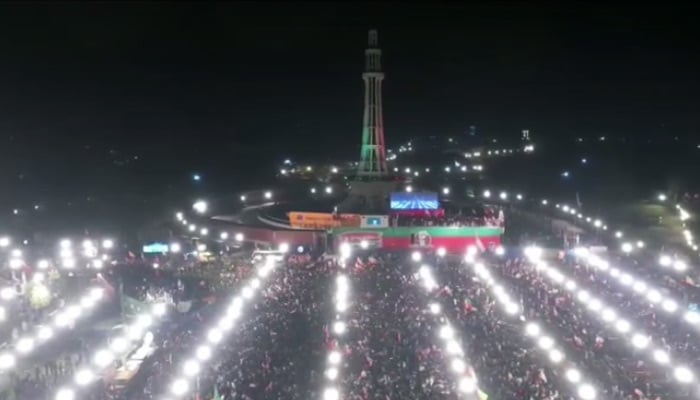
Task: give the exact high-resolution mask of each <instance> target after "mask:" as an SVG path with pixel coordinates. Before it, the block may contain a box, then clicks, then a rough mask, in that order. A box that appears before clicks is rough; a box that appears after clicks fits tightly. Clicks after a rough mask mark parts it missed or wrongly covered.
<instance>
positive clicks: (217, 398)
mask: <svg viewBox="0 0 700 400" xmlns="http://www.w3.org/2000/svg"><path fill="white" fill-rule="evenodd" d="M211 400H224V396H222V395H220V394H219V388H218V387H216V385H214V397H212V398H211Z"/></svg>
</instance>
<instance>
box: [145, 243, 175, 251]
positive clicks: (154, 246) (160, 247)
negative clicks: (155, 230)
mask: <svg viewBox="0 0 700 400" xmlns="http://www.w3.org/2000/svg"><path fill="white" fill-rule="evenodd" d="M169 249H170V248H169V247H168V245H167V244H165V243H151V244H144V245H143V248H142V251H143V252H144V253H147V254H153V253H167V252H168V250H169Z"/></svg>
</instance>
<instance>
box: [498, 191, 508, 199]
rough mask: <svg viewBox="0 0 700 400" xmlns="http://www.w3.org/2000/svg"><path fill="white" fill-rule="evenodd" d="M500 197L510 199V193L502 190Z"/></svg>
mask: <svg viewBox="0 0 700 400" xmlns="http://www.w3.org/2000/svg"><path fill="white" fill-rule="evenodd" d="M498 197H500V198H501V200H507V199H508V193H506V192H501V193H500V194H499V195H498Z"/></svg>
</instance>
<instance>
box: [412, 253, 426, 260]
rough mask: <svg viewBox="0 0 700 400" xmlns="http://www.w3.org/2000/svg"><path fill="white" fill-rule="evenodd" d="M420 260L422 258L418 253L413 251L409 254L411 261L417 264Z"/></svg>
mask: <svg viewBox="0 0 700 400" xmlns="http://www.w3.org/2000/svg"><path fill="white" fill-rule="evenodd" d="M422 258H423V256H422V255H421V253H420V252H419V251H414V252H413V253H411V260H412V261H414V262H419V261H420V260H421V259H422Z"/></svg>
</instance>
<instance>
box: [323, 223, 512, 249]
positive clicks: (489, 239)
mask: <svg viewBox="0 0 700 400" xmlns="http://www.w3.org/2000/svg"><path fill="white" fill-rule="evenodd" d="M331 232H332V233H333V234H334V235H335V236H336V243H338V245H339V244H340V243H343V242H349V243H355V244H357V243H359V242H361V241H367V242H368V243H369V244H370V245H372V246H373V247H382V248H386V249H408V248H412V247H431V248H436V249H437V248H440V247H443V248H445V250H447V251H449V252H463V251H465V250H466V249H467V248H468V247H469V246H477V247H479V248H489V247H495V246H498V245H500V244H501V234H503V229H502V228H500V227H473V226H471V227H447V226H446V227H434V226H406V227H395V228H384V229H357V228H336V229H333V230H332V231H331Z"/></svg>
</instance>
